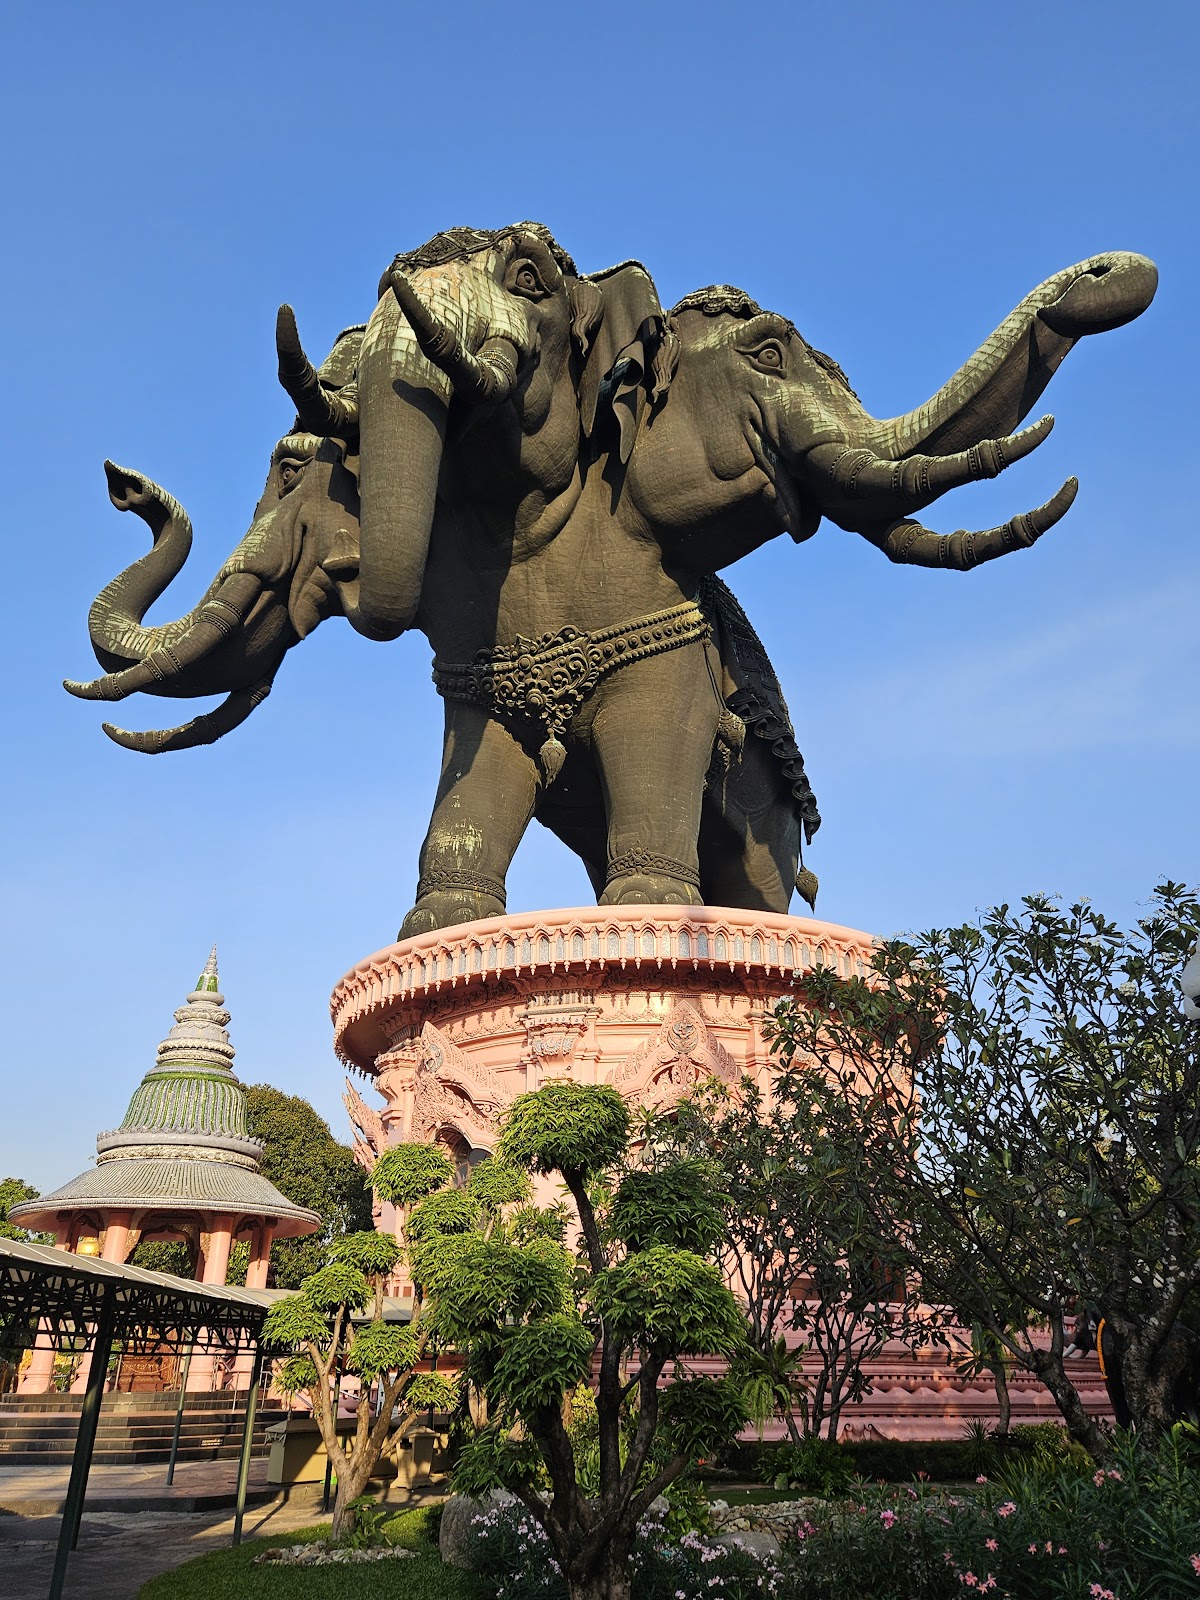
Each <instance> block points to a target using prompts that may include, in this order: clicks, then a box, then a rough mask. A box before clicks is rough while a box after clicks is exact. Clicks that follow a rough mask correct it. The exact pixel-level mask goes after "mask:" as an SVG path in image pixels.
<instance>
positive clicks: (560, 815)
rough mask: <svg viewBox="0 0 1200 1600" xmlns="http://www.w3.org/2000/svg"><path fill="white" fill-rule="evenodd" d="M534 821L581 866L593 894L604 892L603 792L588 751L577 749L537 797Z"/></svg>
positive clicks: (604, 827)
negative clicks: (559, 842)
mask: <svg viewBox="0 0 1200 1600" xmlns="http://www.w3.org/2000/svg"><path fill="white" fill-rule="evenodd" d="M535 815H536V817H537V820H538V821H539V822H540V823H541V824H542V826H543V827H544V828H549V830H550V832H551V833H553V834H554V835H555V836H556V837H557V838H559V839H561V840H562V842H563V844H565V845H566V847H567V849H568V850H570V851H571V852H572V854H574V855H577V856H578V857H579V859H580V861H582V863H583V867H584V870H585V871H586V873H587V875H588V878H589V879H590V880H591V885H592V892H593V893H594V894H596V895H600V894H602V893H603V891H604V881H605V878H606V877H607V865H608V823H607V820H606V818H605V813H604V792H603V790H602V789H601V787H600V779H599V775H598V774H597V772H596V766H595V762H594V761H593V760H592V759H591V755H590V752H588V751H586V750H582V749H580V748H579V747H578V746H576V747H575V748H574V749H572V751H571V753H570V755H568V757H567V759H566V764H565V765H564V767H563V769H562V772H561V773H560V774H559V776H558V777H557V778H556V779H555V781H554V782H553V783H552V784H551V785H550V787H549V788H548V789H543V790H542V793H541V795H540V796H539V798H538V803H537V811H536V812H535Z"/></svg>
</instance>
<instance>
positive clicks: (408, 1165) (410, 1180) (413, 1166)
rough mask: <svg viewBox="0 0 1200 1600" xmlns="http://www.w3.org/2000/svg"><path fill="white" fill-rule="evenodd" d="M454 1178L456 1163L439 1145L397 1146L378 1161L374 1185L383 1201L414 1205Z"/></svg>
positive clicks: (372, 1176) (375, 1167) (372, 1180)
mask: <svg viewBox="0 0 1200 1600" xmlns="http://www.w3.org/2000/svg"><path fill="white" fill-rule="evenodd" d="M453 1177H454V1163H453V1162H452V1161H451V1159H450V1157H449V1156H448V1155H447V1154H446V1152H445V1151H444V1150H443V1149H442V1148H441V1146H440V1145H436V1144H396V1145H392V1147H391V1148H390V1149H388V1150H385V1151H384V1152H383V1154H382V1155H381V1156H380V1157H379V1159H378V1161H376V1163H375V1165H374V1167H373V1168H372V1170H371V1184H372V1186H373V1188H374V1190H375V1193H376V1194H377V1195H378V1196H379V1198H380V1199H381V1200H390V1201H391V1202H392V1204H393V1205H397V1206H411V1205H415V1204H416V1202H417V1201H418V1200H423V1199H424V1198H425V1196H426V1195H427V1194H432V1193H433V1192H434V1190H436V1189H440V1188H442V1186H443V1185H444V1184H447V1183H449V1182H450V1180H451V1179H452V1178H453Z"/></svg>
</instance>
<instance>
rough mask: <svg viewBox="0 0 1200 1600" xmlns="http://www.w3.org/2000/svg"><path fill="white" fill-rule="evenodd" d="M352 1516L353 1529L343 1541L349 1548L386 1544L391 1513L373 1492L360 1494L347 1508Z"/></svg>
mask: <svg viewBox="0 0 1200 1600" xmlns="http://www.w3.org/2000/svg"><path fill="white" fill-rule="evenodd" d="M347 1509H348V1510H349V1512H350V1514H351V1516H352V1517H353V1518H354V1530H353V1532H352V1533H351V1534H350V1535H349V1537H348V1538H347V1539H346V1540H344V1543H345V1544H346V1545H348V1546H349V1548H350V1549H351V1550H368V1549H370V1547H371V1546H372V1545H373V1544H387V1543H390V1540H388V1539H387V1536H386V1532H385V1530H386V1528H387V1526H388V1524H389V1522H390V1521H391V1518H392V1513H391V1511H390V1509H389V1508H388V1507H387V1506H381V1505H380V1504H379V1501H378V1500H376V1498H375V1496H374V1495H373V1494H360V1495H359V1496H358V1497H357V1498H356V1499H354V1500H351V1502H350V1504H349V1507H348V1508H347Z"/></svg>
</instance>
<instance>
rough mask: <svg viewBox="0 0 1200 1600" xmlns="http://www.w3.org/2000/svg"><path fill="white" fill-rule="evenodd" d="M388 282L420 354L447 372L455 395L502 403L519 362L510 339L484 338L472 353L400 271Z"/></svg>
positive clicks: (484, 402) (479, 402) (513, 385)
mask: <svg viewBox="0 0 1200 1600" xmlns="http://www.w3.org/2000/svg"><path fill="white" fill-rule="evenodd" d="M388 281H389V283H390V284H391V289H392V293H393V294H394V295H395V297H396V300H397V302H398V304H399V306H400V309H401V311H402V312H403V313H404V315H405V317H406V318H407V320H408V325H409V327H410V328H411V329H412V331H413V333H414V334H415V335H416V339H417V343H418V344H419V345H420V346H421V350H422V353H423V354H424V355H425V356H426V357H427V358H428V360H430V361H432V362H433V364H434V366H435V367H438V368H440V369H441V371H442V372H444V373H445V374H446V376H447V377H448V378H449V379H450V382H451V383H452V384H453V385H454V392H455V394H456V395H458V396H459V397H460V398H461V399H464V400H470V401H473V402H474V403H475V404H477V405H501V404H502V403H503V402H504V401H505V400H507V399H508V398H509V396H510V395H511V394H512V392H513V390H514V389H515V388H516V386H517V364H518V355H517V350H516V346H515V345H514V344H513V343H512V341H511V340H509V339H503V338H495V339H487V340H485V341H484V343H483V344H482V345H481V346H480V349H479V353H478V355H473V354H472V353H471V352H470V351H469V350H468V349H467V348H466V347H465V345H464V344H463V342H462V340H461V339H460V338H459V336H458V334H457V333H455V332H454V330H453V328H448V327H447V326H446V325H445V323H444V322H442V321H441V320H440V319H439V317H438V316H437V314H436V312H434V311H433V310H431V309H430V307H429V306H428V305H427V304H426V302H425V301H424V300H422V298H421V296H420V295H419V294H418V293H417V291H416V290H415V289H414V288H413V286H412V284H411V283H410V282H409V280H408V279H407V278H406V277H404V275H403V274H402V273H399V272H393V273H392V274H391V275H390V277H389V280H388Z"/></svg>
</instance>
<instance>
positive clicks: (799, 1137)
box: [647, 1075, 931, 1442]
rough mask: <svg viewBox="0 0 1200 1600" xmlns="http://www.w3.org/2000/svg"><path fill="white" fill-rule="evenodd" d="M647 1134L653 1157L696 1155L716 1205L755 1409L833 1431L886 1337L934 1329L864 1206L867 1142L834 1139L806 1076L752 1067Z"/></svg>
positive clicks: (793, 1425) (656, 1122)
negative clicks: (775, 1079)
mask: <svg viewBox="0 0 1200 1600" xmlns="http://www.w3.org/2000/svg"><path fill="white" fill-rule="evenodd" d="M647 1131H648V1139H647V1149H648V1151H651V1152H654V1153H655V1154H654V1156H653V1157H652V1159H656V1160H657V1159H662V1158H663V1156H664V1154H667V1153H670V1152H676V1153H678V1152H681V1151H682V1152H685V1153H690V1154H691V1155H692V1156H693V1159H694V1163H695V1167H696V1171H697V1180H698V1181H699V1182H702V1183H703V1184H704V1186H705V1188H706V1191H707V1193H708V1194H709V1195H710V1196H711V1197H712V1199H713V1200H714V1201H715V1202H716V1203H717V1204H718V1205H719V1208H720V1216H721V1233H720V1238H719V1243H718V1247H717V1248H718V1255H719V1258H720V1261H721V1264H722V1267H723V1268H724V1270H725V1272H726V1274H727V1276H728V1278H729V1281H730V1282H731V1283H733V1284H734V1286H735V1288H736V1290H737V1293H738V1297H739V1299H740V1300H742V1302H743V1303H744V1305H745V1308H746V1318H747V1322H748V1324H749V1336H748V1348H747V1351H746V1352H745V1354H744V1355H743V1356H741V1357H739V1359H738V1361H737V1363H736V1365H735V1369H734V1370H735V1373H736V1374H737V1375H738V1376H740V1377H741V1378H742V1379H743V1385H744V1392H745V1394H746V1397H747V1401H748V1403H750V1405H751V1409H752V1411H753V1412H754V1413H755V1419H756V1420H760V1419H762V1420H765V1419H766V1417H767V1416H770V1415H774V1416H777V1417H778V1418H779V1419H780V1420H781V1421H782V1422H783V1424H784V1426H785V1427H786V1428H787V1430H788V1432H789V1434H790V1435H791V1437H792V1439H793V1440H795V1441H797V1442H798V1441H799V1440H800V1439H801V1438H802V1437H803V1436H806V1435H809V1434H817V1435H824V1436H826V1437H828V1438H830V1439H836V1438H837V1436H838V1429H839V1426H840V1424H841V1420H842V1413H843V1410H844V1408H845V1406H846V1405H847V1404H848V1403H850V1402H853V1401H855V1400H857V1399H859V1398H861V1396H862V1395H863V1394H864V1393H865V1391H866V1380H865V1378H864V1376H863V1370H862V1369H863V1364H864V1362H866V1361H868V1360H869V1359H870V1358H871V1357H873V1356H876V1355H878V1354H879V1352H880V1351H881V1350H882V1349H883V1347H884V1345H885V1344H886V1343H887V1342H888V1340H889V1339H893V1338H909V1337H911V1336H912V1335H913V1333H914V1332H916V1333H918V1334H919V1336H920V1337H921V1338H923V1339H928V1338H929V1337H930V1335H931V1329H930V1328H929V1326H928V1324H927V1322H926V1321H917V1320H916V1315H915V1313H916V1310H917V1308H916V1306H915V1303H914V1298H913V1294H912V1287H911V1284H910V1283H909V1280H908V1279H907V1278H906V1275H905V1273H904V1270H903V1265H904V1263H903V1261H902V1259H901V1257H900V1255H899V1253H898V1252H897V1251H896V1249H895V1248H894V1247H893V1245H892V1244H891V1243H890V1242H888V1243H887V1244H886V1245H885V1244H882V1243H881V1242H880V1240H879V1238H878V1235H877V1232H876V1230H874V1229H872V1228H871V1226H870V1219H869V1216H868V1214H867V1213H866V1211H865V1210H864V1208H863V1205H862V1202H861V1199H860V1195H859V1191H860V1188H861V1185H862V1182H863V1180H864V1179H865V1177H866V1176H867V1174H866V1173H865V1172H864V1171H863V1170H861V1169H862V1163H863V1161H864V1159H865V1153H864V1151H863V1150H862V1149H861V1147H859V1146H857V1145H856V1144H854V1143H849V1144H847V1143H844V1142H842V1141H840V1140H839V1139H838V1138H837V1137H836V1129H831V1128H830V1126H829V1124H828V1121H827V1119H826V1118H825V1116H824V1115H823V1112H822V1108H821V1106H820V1103H819V1102H817V1101H814V1099H813V1097H812V1095H811V1094H809V1093H808V1092H807V1085H806V1084H805V1083H804V1080H803V1079H802V1078H801V1077H799V1076H797V1075H785V1076H784V1077H783V1078H782V1080H781V1081H780V1082H779V1084H778V1086H777V1087H775V1088H774V1089H773V1092H772V1093H771V1094H770V1095H765V1094H763V1092H762V1091H761V1090H760V1089H759V1087H758V1085H757V1084H756V1083H755V1082H754V1080H753V1079H751V1078H749V1077H746V1078H743V1079H742V1081H741V1083H740V1084H739V1085H738V1086H737V1088H736V1090H733V1091H731V1090H729V1089H728V1088H727V1087H726V1086H725V1085H723V1084H721V1083H718V1082H713V1083H711V1084H709V1085H707V1086H704V1087H702V1088H701V1089H699V1090H697V1091H696V1092H695V1093H694V1094H693V1095H691V1096H689V1097H688V1098H687V1099H685V1100H683V1101H682V1102H680V1104H679V1105H678V1106H677V1107H673V1108H672V1110H671V1112H670V1113H669V1114H665V1115H662V1116H660V1117H658V1118H655V1119H653V1120H652V1121H651V1123H650V1125H649V1128H648V1130H647ZM788 1333H792V1334H797V1335H799V1342H798V1343H797V1341H796V1340H793V1341H792V1342H791V1344H790V1345H789V1343H788V1340H787V1338H786V1335H787V1334H788ZM806 1353H807V1354H808V1366H809V1368H810V1373H811V1376H808V1377H806V1374H805V1371H804V1367H803V1365H802V1358H803V1357H804V1355H805V1354H806Z"/></svg>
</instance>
